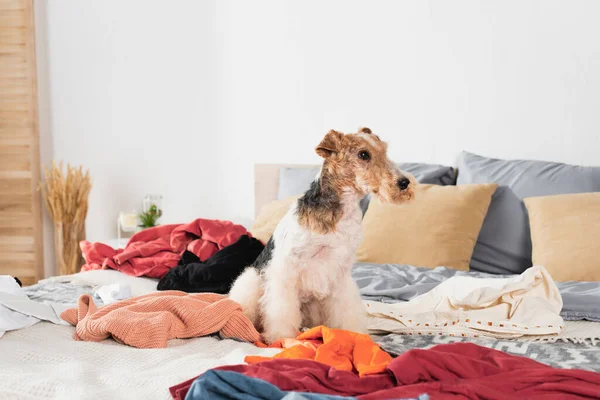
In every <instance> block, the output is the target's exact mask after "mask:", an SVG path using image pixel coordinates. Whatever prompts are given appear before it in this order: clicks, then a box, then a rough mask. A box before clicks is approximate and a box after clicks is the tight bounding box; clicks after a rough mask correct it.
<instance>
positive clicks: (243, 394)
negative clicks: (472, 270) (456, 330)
mask: <svg viewBox="0 0 600 400" xmlns="http://www.w3.org/2000/svg"><path fill="white" fill-rule="evenodd" d="M304 341H307V342H305V343H303V342H304ZM245 361H246V362H247V363H248V364H247V365H234V366H224V367H220V368H216V369H213V370H209V371H207V372H205V373H204V374H202V375H200V376H198V377H196V378H193V379H190V380H188V381H185V382H182V383H180V384H178V385H175V386H173V387H171V388H170V389H169V390H170V392H171V395H172V397H173V399H175V400H183V399H186V400H199V399H232V398H245V399H285V398H290V399H291V398H294V399H334V398H335V399H340V398H344V399H355V398H357V399H419V400H425V399H429V398H431V399H436V400H437V399H442V400H443V399H458V398H461V399H464V398H467V399H483V398H485V399H498V400H510V399H515V400H516V399H557V400H558V399H595V398H598V393H600V374H598V373H595V372H590V371H582V370H567V369H558V368H553V367H550V366H548V365H545V364H540V363H538V362H536V361H534V360H530V359H528V358H525V357H519V356H514V355H509V354H506V353H504V352H501V351H498V350H494V349H489V348H486V347H482V346H478V345H475V344H471V343H453V344H442V345H437V346H435V347H433V348H430V349H428V350H423V349H413V350H409V351H407V352H405V353H403V354H401V355H400V356H398V357H397V358H394V359H392V357H391V356H389V355H388V354H387V353H385V352H383V351H382V350H381V349H380V348H379V347H378V346H377V345H376V344H375V343H373V342H372V341H371V339H370V338H369V336H368V335H360V334H356V333H352V332H346V331H339V330H334V329H328V328H326V327H317V328H314V329H311V330H310V331H308V332H305V333H303V334H301V335H300V336H299V337H298V338H297V343H296V344H294V345H293V346H292V347H290V348H287V349H285V350H283V351H282V352H281V353H280V354H278V355H277V356H275V357H274V358H273V359H271V360H267V359H257V358H254V357H246V360H245ZM286 396H287V397H286Z"/></svg>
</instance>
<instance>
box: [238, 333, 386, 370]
mask: <svg viewBox="0 0 600 400" xmlns="http://www.w3.org/2000/svg"><path fill="white" fill-rule="evenodd" d="M296 340H297V341H300V343H298V344H296V342H293V345H292V346H291V347H289V348H286V349H285V350H283V351H282V352H281V353H279V354H277V355H275V356H274V357H273V358H269V357H261V356H247V357H246V358H245V359H244V361H246V362H247V363H248V364H254V363H257V362H261V361H266V360H271V359H280V358H288V359H303V360H315V361H318V362H320V363H323V364H326V365H329V366H331V367H334V368H336V369H339V370H342V371H354V372H357V373H358V374H359V375H360V376H364V375H369V374H377V373H379V372H383V371H385V368H386V366H387V365H388V363H389V362H390V361H392V357H391V356H390V355H389V354H388V353H386V352H385V351H383V350H381V349H380V348H379V346H378V345H377V344H375V342H373V340H372V339H371V337H370V336H369V335H365V334H360V333H356V332H349V331H343V330H341V329H330V328H327V327H326V326H317V327H315V328H312V329H309V330H308V331H306V332H303V333H301V334H300V335H298V337H296ZM316 341H321V343H322V344H320V345H316V346H315V342H316ZM284 346H285V341H280V342H279V343H278V342H276V343H274V344H273V345H271V347H284Z"/></svg>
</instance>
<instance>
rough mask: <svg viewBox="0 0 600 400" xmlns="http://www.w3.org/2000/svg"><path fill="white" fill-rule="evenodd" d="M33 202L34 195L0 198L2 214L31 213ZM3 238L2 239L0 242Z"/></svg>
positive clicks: (14, 195)
mask: <svg viewBox="0 0 600 400" xmlns="http://www.w3.org/2000/svg"><path fill="white" fill-rule="evenodd" d="M32 202H33V198H32V194H31V193H28V194H21V195H19V194H10V195H6V196H2V197H0V213H1V212H6V213H8V212H11V213H14V212H16V213H19V212H31V207H32V206H31V204H32ZM1 239H2V238H1V237H0V240H1Z"/></svg>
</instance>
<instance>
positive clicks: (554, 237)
mask: <svg viewBox="0 0 600 400" xmlns="http://www.w3.org/2000/svg"><path fill="white" fill-rule="evenodd" d="M525 205H526V206H527V210H528V211H529V224H530V225H531V242H532V245H533V264H534V265H541V266H543V267H545V268H546V269H547V270H548V272H549V273H550V275H552V278H553V279H554V280H556V281H559V282H564V281H600V192H596V193H580V194H563V195H557V196H545V197H529V198H526V199H525Z"/></svg>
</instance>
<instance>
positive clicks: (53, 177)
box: [40, 162, 92, 275]
mask: <svg viewBox="0 0 600 400" xmlns="http://www.w3.org/2000/svg"><path fill="white" fill-rule="evenodd" d="M44 176H45V180H44V182H43V183H42V184H41V185H40V190H41V191H42V194H43V196H44V201H45V203H46V208H47V210H48V213H49V214H50V217H51V218H52V220H53V221H54V245H55V248H56V261H57V264H58V272H59V274H60V275H68V274H74V273H76V272H79V269H80V267H81V265H82V261H83V258H82V256H81V250H80V249H79V242H80V241H82V240H84V239H85V218H86V217H87V212H88V198H89V195H90V190H91V189H92V179H91V178H90V173H89V171H85V173H84V172H83V168H82V167H81V166H80V167H71V165H70V164H67V173H66V174H63V164H62V162H61V163H60V164H59V165H58V167H57V165H56V164H55V163H54V162H53V163H52V167H51V168H50V169H47V168H44Z"/></svg>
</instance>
